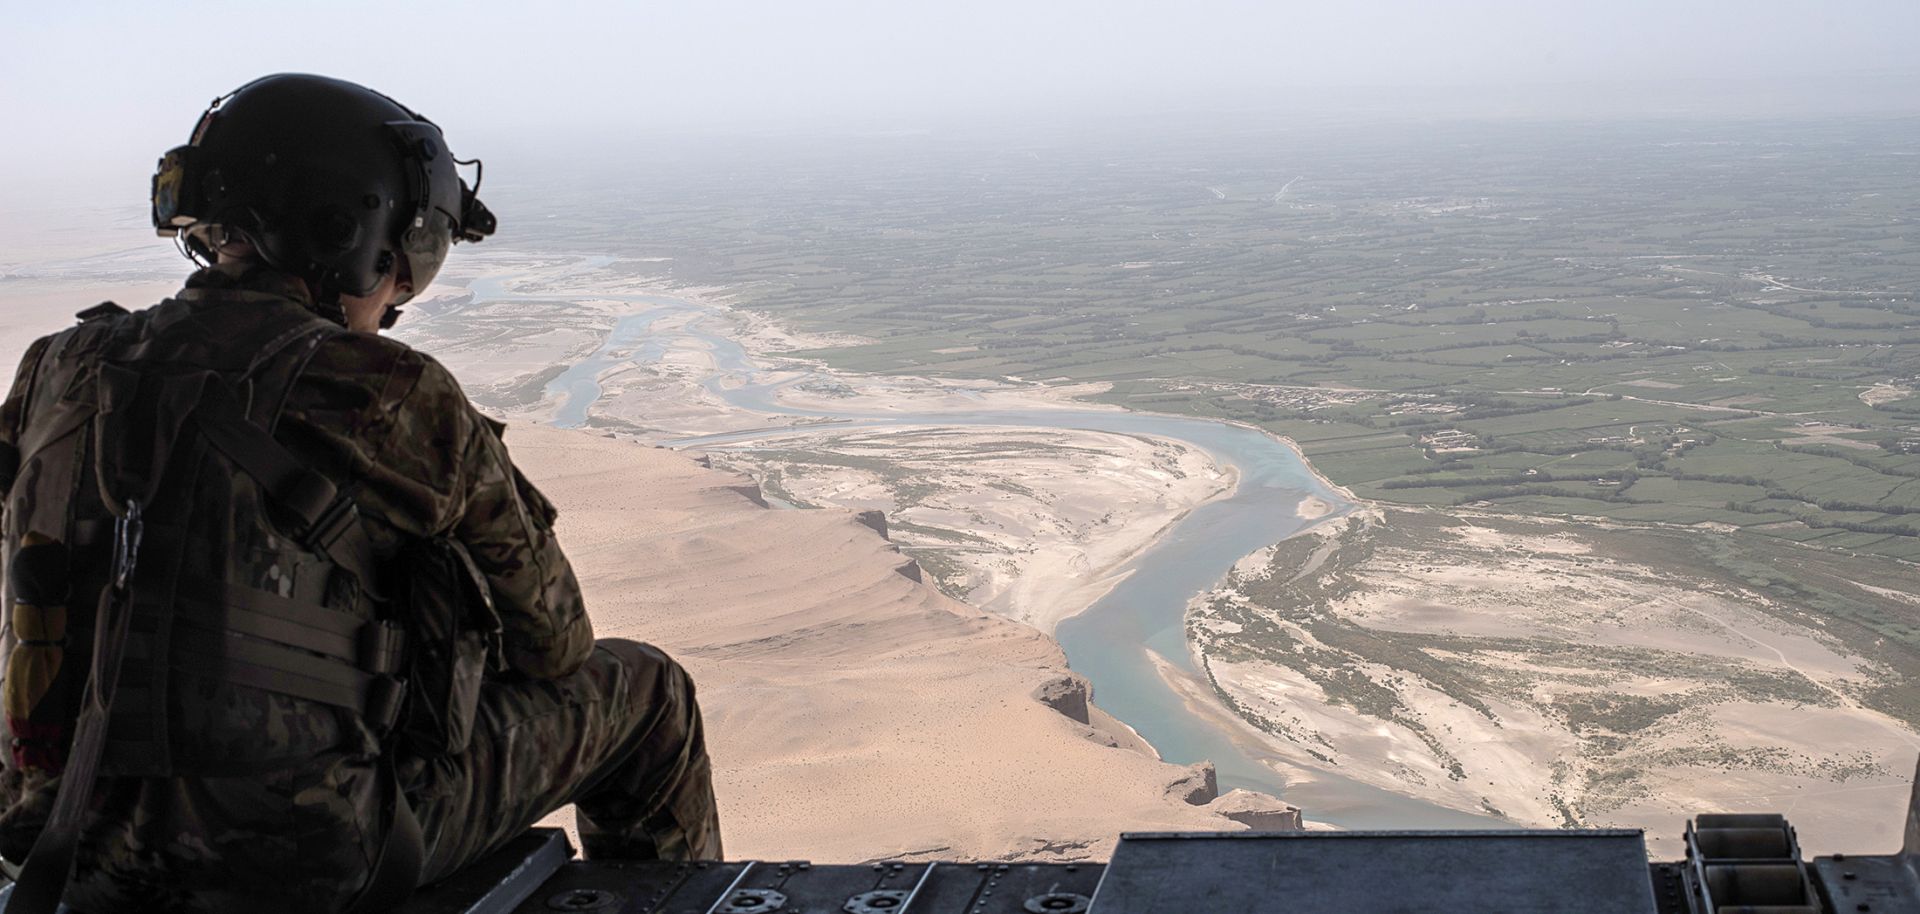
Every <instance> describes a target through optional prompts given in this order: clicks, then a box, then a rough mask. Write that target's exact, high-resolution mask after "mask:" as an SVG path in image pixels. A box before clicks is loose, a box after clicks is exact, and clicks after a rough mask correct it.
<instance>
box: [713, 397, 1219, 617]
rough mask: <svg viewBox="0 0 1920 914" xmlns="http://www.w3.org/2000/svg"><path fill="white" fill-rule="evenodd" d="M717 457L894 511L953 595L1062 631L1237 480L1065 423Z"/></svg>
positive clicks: (834, 434)
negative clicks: (1147, 552) (1065, 621)
mask: <svg viewBox="0 0 1920 914" xmlns="http://www.w3.org/2000/svg"><path fill="white" fill-rule="evenodd" d="M713 453H714V456H715V459H716V460H717V461H720V462H721V463H722V464H723V465H725V466H727V467H729V468H732V469H738V470H740V471H742V472H746V473H749V474H751V475H752V476H753V477H754V478H756V479H759V480H761V482H762V485H763V486H764V487H765V488H766V489H767V490H768V491H769V492H770V493H772V494H774V495H777V496H778V497H779V498H781V499H783V500H785V501H788V502H791V503H794V504H802V505H816V506H818V505H830V506H834V507H841V508H848V509H853V510H877V511H881V512H883V513H884V514H885V515H886V517H887V522H888V527H889V531H890V536H891V538H892V539H893V540H894V542H896V543H899V544H900V545H901V546H902V548H904V549H905V550H906V551H907V552H908V553H909V554H911V555H912V556H914V557H915V558H916V559H918V560H919V561H920V563H921V565H922V566H924V567H925V568H926V569H927V572H928V574H929V575H930V577H931V580H932V581H933V583H935V584H937V585H938V586H939V587H940V588H941V589H942V590H944V591H945V592H947V593H949V594H951V595H953V596H955V597H957V598H960V599H962V600H964V601H965V602H966V603H968V604H969V605H972V606H977V607H979V608H981V609H985V610H988V611H990V612H993V613H996V614H999V615H1002V616H1005V617H1007V618H1010V619H1014V620H1017V621H1021V622H1025V623H1027V624H1029V625H1032V626H1034V627H1035V628H1038V629H1040V630H1041V631H1044V632H1049V633H1050V632H1052V631H1053V629H1054V627H1055V626H1056V625H1058V624H1059V622H1060V621H1061V620H1063V619H1066V618H1069V617H1071V616H1074V615H1077V614H1078V613H1080V612H1081V611H1083V610H1085V609H1086V608H1087V607H1088V606H1091V605H1092V604H1093V603H1094V602H1096V601H1098V600H1099V599H1100V598H1101V597H1103V596H1105V595H1106V593H1107V592H1108V591H1110V590H1111V589H1113V587H1114V586H1115V585H1117V584H1118V583H1119V582H1120V581H1121V580H1123V579H1124V578H1125V576H1126V574H1127V573H1128V572H1127V568H1128V563H1129V562H1131V561H1132V560H1133V558H1135V557H1136V556H1138V555H1139V554H1140V553H1141V552H1143V551H1145V550H1146V549H1148V548H1151V547H1152V546H1153V545H1154V544H1156V543H1158V542H1159V541H1160V539H1161V537H1162V536H1163V535H1164V534H1165V532H1166V531H1167V530H1168V529H1169V528H1170V527H1172V526H1173V525H1174V524H1176V523H1178V522H1179V520H1180V519H1181V518H1183V517H1185V516H1186V514H1187V512H1189V511H1191V510H1193V509H1194V508H1195V507H1198V506H1200V505H1202V504H1205V503H1207V502H1209V501H1212V500H1214V499H1216V498H1220V497H1224V496H1225V495H1227V494H1229V493H1231V492H1232V490H1233V487H1234V485H1235V483H1236V481H1237V474H1235V473H1234V472H1233V471H1232V470H1231V469H1229V468H1225V467H1222V466H1220V465H1219V464H1216V463H1215V462H1214V461H1213V460H1212V459H1211V458H1210V457H1208V455H1207V454H1206V453H1205V452H1203V451H1201V450H1199V449H1197V448H1194V447H1190V446H1188V445H1185V444H1182V443H1180V442H1176V441H1170V440H1167V439H1162V438H1152V437H1146V436H1139V435H1121V434H1113V433H1108V432H1097V431H1087V430H1078V429H1064V428H1023V427H1001V426H964V427H924V426H915V427H905V426H902V427H889V428H884V429H865V430H855V431H847V430H839V431H835V430H826V431H820V432H815V433H811V434H806V435H792V436H782V437H781V438H779V439H777V440H771V441H765V442H761V443H758V444H753V445H745V446H739V447H730V448H724V449H717V450H715V451H714V452H713Z"/></svg>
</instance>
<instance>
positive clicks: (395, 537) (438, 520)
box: [278, 334, 593, 679]
mask: <svg viewBox="0 0 1920 914" xmlns="http://www.w3.org/2000/svg"><path fill="white" fill-rule="evenodd" d="M278 435H279V437H280V438H281V439H282V441H284V442H286V443H287V444H288V445H289V446H290V447H293V448H295V449H296V451H297V452H298V453H301V454H303V455H311V457H310V459H314V460H315V461H316V464H317V465H318V466H320V467H322V468H325V467H327V466H328V465H329V464H331V465H332V467H333V468H334V469H336V470H337V471H339V472H341V474H342V475H344V476H345V477H346V478H349V479H351V480H353V482H354V485H356V486H357V490H356V491H355V493H354V497H355V500H356V501H357V502H358V503H359V505H360V509H361V512H362V514H363V515H364V516H365V517H367V518H368V520H369V527H370V528H372V532H373V533H374V535H375V539H376V542H377V543H378V542H380V541H382V540H385V541H386V542H387V544H388V545H390V546H393V547H395V548H397V546H398V542H399V539H400V538H405V537H431V536H451V537H453V538H455V539H457V540H459V541H460V542H461V543H463V544H464V545H465V546H466V547H467V550H468V552H469V553H470V554H471V555H472V556H473V561H474V564H475V565H477V566H478V567H479V569H480V571H481V572H482V573H483V574H485V575H486V577H487V580H488V583H489V584H490V585H491V589H492V591H493V598H494V604H495V609H496V610H497V611H498V612H499V614H500V621H501V624H502V626H503V628H504V639H503V640H504V648H505V652H506V661H507V663H508V665H509V666H511V667H512V668H513V669H514V670H516V671H518V672H520V673H523V674H525V675H527V676H532V677H535V678H543V679H544V678H552V677H556V676H563V675H566V674H569V673H571V672H573V671H574V670H576V669H578V668H579V667H580V665H581V664H583V663H585V662H586V659H587V655H588V654H590V653H591V652H592V650H593V628H592V623H591V622H589V621H588V619H587V614H586V607H585V605H584V604H583V603H582V601H581V597H580V586H579V583H578V582H577V581H576V580H575V579H574V574H573V568H572V566H571V565H569V564H568V562H567V558H566V556H565V555H564V554H563V553H562V552H561V551H560V544H559V541H558V540H556V539H555V538H554V535H553V520H554V511H553V509H552V506H551V505H549V504H548V502H547V500H546V499H545V498H544V497H542V496H541V495H540V493H539V492H538V491H537V490H535V489H534V488H533V486H532V485H531V484H529V483H527V482H526V480H525V479H524V478H523V477H522V476H521V475H520V473H519V472H518V471H517V470H516V469H515V468H514V466H513V461H512V460H511V458H509V457H508V455H507V448H506V445H505V443H504V442H503V441H502V440H501V437H500V433H499V426H497V425H496V424H494V423H492V422H491V421H490V420H488V419H487V418H486V417H484V416H482V415H480V413H479V412H478V411H476V410H475V409H474V408H473V405H472V404H471V403H470V402H468V400H467V397H466V395H465V394H464V393H463V392H461V390H460V385H459V384H458V383H457V382H456V381H454V379H453V375H452V374H451V373H449V372H448V371H447V370H446V369H445V368H444V367H442V366H441V365H440V363H438V362H436V361H434V360H433V359H432V358H430V357H428V356H426V355H424V354H421V353H419V352H415V351H414V350H412V349H409V348H407V347H406V346H404V345H402V344H400V343H396V342H393V341H391V340H386V339H382V338H379V337H374V336H368V335H362V334H348V335H343V336H340V337H336V338H334V339H332V340H330V341H329V342H327V343H326V344H324V345H323V346H321V347H320V349H319V351H318V352H316V353H315V355H314V358H313V361H312V362H311V363H309V365H308V368H307V371H306V373H305V374H304V375H303V376H302V378H301V381H300V383H299V384H297V385H296V386H295V388H294V390H293V391H292V393H291V395H290V396H289V398H288V403H287V408H286V410H285V412H284V413H283V414H282V418H281V425H280V427H279V430H278ZM382 528H387V529H382ZM383 551H384V550H383ZM389 554H390V553H389Z"/></svg>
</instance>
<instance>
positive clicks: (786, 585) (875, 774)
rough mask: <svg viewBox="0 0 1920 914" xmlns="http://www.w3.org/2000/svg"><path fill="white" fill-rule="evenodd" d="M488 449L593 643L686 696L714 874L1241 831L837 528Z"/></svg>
mask: <svg viewBox="0 0 1920 914" xmlns="http://www.w3.org/2000/svg"><path fill="white" fill-rule="evenodd" d="M508 441H509V444H510V445H511V447H512V450H513V454H514V457H515V459H516V460H517V461H518V462H519V463H520V464H521V465H522V466H523V467H524V468H525V469H526V471H527V472H528V474H529V475H530V476H531V477H532V478H533V479H534V480H535V481H536V483H537V484H538V485H540V486H541V487H542V489H543V490H544V491H545V492H546V493H547V494H548V495H549V496H550V497H551V498H552V499H553V500H554V501H555V503H556V504H558V505H559V507H560V509H561V521H560V526H559V536H560V538H561V541H562V543H563V544H564V545H565V546H566V548H567V551H568V554H569V556H570V557H571V558H572V560H573V562H574V564H575V567H576V568H577V570H578V571H579V573H580V577H581V582H582V586H583V587H584V589H585V590H586V594H587V599H588V605H589V606H590V607H591V611H592V613H593V618H594V624H595V627H596V629H597V630H598V632H599V633H600V634H601V635H603V636H622V637H632V638H640V639H643V640H647V641H650V642H652V643H654V644H657V645H660V646H661V647H663V648H665V649H666V650H668V651H669V652H670V653H672V654H673V655H674V656H676V657H678V658H679V659H680V660H681V661H682V662H683V663H685V664H686V665H687V667H688V668H689V669H690V670H691V671H692V672H693V674H694V676H695V678H696V681H697V682H698V683H699V688H700V701H701V705H702V707H703V709H704V710H705V713H706V717H707V724H708V727H709V740H710V748H711V750H712V753H713V756H714V761H715V771H716V774H715V776H716V785H717V791H718V794H719V799H720V804H721V816H722V823H723V827H724V829H725V835H726V842H727V849H728V852H729V854H730V855H734V856H742V857H758V858H772V859H786V858H807V859H813V860H819V861H859V860H869V859H875V858H883V857H915V856H922V857H929V856H941V857H957V858H1001V859H1024V858H1046V859H1077V858H1104V856H1105V854H1106V853H1107V851H1108V850H1109V848H1110V846H1111V842H1112V841H1113V840H1114V838H1115V837H1116V836H1117V835H1118V833H1119V832H1120V831H1122V830H1130V829H1207V828H1227V829H1232V828H1238V827H1240V826H1239V825H1237V824H1236V821H1248V820H1255V821H1257V820H1256V819H1250V816H1249V813H1248V812H1247V810H1246V809H1243V808H1242V807H1244V806H1246V805H1247V804H1248V803H1249V798H1248V797H1245V796H1244V795H1236V796H1234V797H1232V798H1231V800H1230V801H1229V802H1228V803H1224V804H1221V806H1220V809H1219V813H1220V814H1216V812H1215V811H1214V810H1213V809H1212V808H1211V807H1209V806H1206V805H1194V804H1193V803H1191V802H1189V800H1195V801H1199V802H1201V803H1206V802H1208V801H1209V800H1210V799H1211V797H1210V795H1209V794H1208V789H1209V788H1207V787H1206V785H1205V784H1204V783H1202V782H1204V781H1205V780H1206V779H1205V778H1204V776H1196V774H1195V773H1194V772H1192V771H1191V770H1190V769H1187V768H1182V767H1179V766H1175V765H1170V764H1166V763H1163V762H1161V761H1158V760H1157V759H1155V758H1154V757H1152V756H1151V755H1150V754H1148V753H1146V752H1144V751H1142V750H1143V748H1144V747H1143V746H1142V745H1140V744H1139V743H1138V740H1137V738H1136V737H1133V736H1132V734H1131V733H1130V732H1129V731H1127V730H1126V729H1125V727H1124V726H1123V725H1118V724H1116V723H1114V722H1112V721H1111V720H1110V719H1107V718H1105V717H1104V715H1101V714H1100V713H1099V712H1098V711H1097V709H1096V710H1092V711H1091V712H1089V711H1087V710H1085V709H1084V708H1085V706H1084V703H1083V702H1084V692H1082V691H1081V689H1083V688H1084V687H1083V686H1082V685H1081V684H1080V683H1079V681H1078V680H1077V678H1076V677H1072V676H1071V674H1069V673H1068V672H1067V671H1066V662H1065V658H1064V657H1063V656H1062V654H1061V652H1060V650H1059V648H1058V647H1057V646H1056V645H1055V644H1054V643H1053V642H1052V641H1051V640H1050V639H1048V638H1047V637H1046V636H1045V635H1043V634H1041V633H1040V632H1039V631H1037V630H1035V629H1033V628H1031V627H1028V626H1025V625H1021V624H1018V623H1015V622H1011V621H1008V620H1005V619H1003V618H1001V617H998V616H995V615H992V614H989V613H985V612H982V611H980V610H976V609H973V608H970V607H968V606H966V605H964V604H961V603H958V602H955V601H953V600H951V599H948V598H947V597H945V596H942V595H941V594H940V593H938V592H937V591H935V590H934V589H933V588H932V587H929V586H927V585H925V584H922V583H919V582H917V581H915V580H913V579H912V578H911V577H910V575H911V574H912V573H913V571H914V566H913V565H912V564H911V563H910V562H909V560H908V559H907V558H906V557H905V556H903V555H902V554H900V553H899V552H898V551H896V549H895V547H894V546H892V545H891V544H889V543H888V542H887V541H886V540H885V539H883V538H882V537H881V536H880V535H879V534H878V533H876V532H875V531H874V530H873V529H870V528H869V527H867V526H865V525H863V524H861V523H860V522H859V521H858V520H856V519H855V517H854V516H853V515H852V514H851V513H849V512H846V511H838V510H830V509H829V510H815V511H780V510H770V509H767V508H765V507H762V506H761V505H760V504H757V503H756V502H755V501H754V500H753V499H754V497H755V494H756V493H755V490H754V488H753V486H752V484H751V482H750V481H749V480H747V479H745V478H744V477H740V476H736V475H733V474H728V473H723V472H719V471H715V470H710V469H706V468H704V467H702V466H700V465H699V464H698V463H696V461H695V460H694V459H693V458H691V457H689V456H687V455H683V454H679V453H676V452H672V451H667V450H661V449H655V448H648V447H644V446H640V445H637V444H633V443H628V442H621V441H614V440H608V439H604V438H600V437H596V436H593V435H590V434H587V433H582V432H563V431H555V430H552V429H546V428H540V427H534V426H516V427H514V428H513V429H512V430H511V431H510V432H509V436H508ZM1037 694H1038V695H1039V696H1040V697H1044V698H1047V699H1049V701H1050V702H1051V703H1043V702H1042V701H1041V700H1040V697H1036V695H1037ZM1075 716H1085V717H1086V719H1087V720H1090V721H1092V723H1093V724H1094V725H1089V724H1087V723H1082V722H1081V721H1080V720H1076V719H1075ZM1260 802H1261V803H1264V804H1266V806H1265V807H1264V808H1265V809H1268V810H1273V811H1277V812H1278V813H1279V814H1280V815H1285V810H1284V807H1283V806H1282V805H1281V804H1278V803H1277V802H1275V801H1271V800H1262V801H1260ZM1254 805H1260V804H1259V803H1256V804H1254ZM1227 812H1233V813H1236V814H1237V818H1236V819H1235V820H1229V819H1227V818H1224V814H1225V813H1227Z"/></svg>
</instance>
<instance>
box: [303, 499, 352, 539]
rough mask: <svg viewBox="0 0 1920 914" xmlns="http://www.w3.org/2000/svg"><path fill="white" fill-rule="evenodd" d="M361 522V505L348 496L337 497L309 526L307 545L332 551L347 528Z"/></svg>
mask: <svg viewBox="0 0 1920 914" xmlns="http://www.w3.org/2000/svg"><path fill="white" fill-rule="evenodd" d="M359 522H360V507H359V506H358V505H356V504H354V503H353V499H351V498H348V497H346V496H344V495H343V496H340V497H338V498H335V499H334V500H333V501H332V503H330V504H328V505H327V506H326V508H324V509H322V510H321V512H320V515H319V516H318V517H315V518H314V519H313V523H312V524H310V525H308V527H307V535H306V541H307V542H306V545H308V546H310V547H313V548H315V550H316V551H319V552H326V553H331V552H332V551H333V547H334V546H336V545H338V544H339V542H340V538H341V537H342V536H345V535H346V534H347V529H348V528H349V527H351V526H353V525H354V524H357V523H359Z"/></svg>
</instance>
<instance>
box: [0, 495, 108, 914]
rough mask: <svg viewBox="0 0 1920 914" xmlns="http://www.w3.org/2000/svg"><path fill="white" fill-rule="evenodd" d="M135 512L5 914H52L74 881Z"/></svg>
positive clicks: (103, 726)
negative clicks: (40, 823)
mask: <svg viewBox="0 0 1920 914" xmlns="http://www.w3.org/2000/svg"><path fill="white" fill-rule="evenodd" d="M141 533H142V530H141V520H140V505H139V503H138V502H135V503H133V504H131V505H129V511H128V516H127V517H126V518H124V519H123V520H122V523H121V525H120V527H119V532H118V534H117V535H116V536H115V547H116V548H115V552H116V553H117V555H118V556H119V558H118V559H117V560H116V562H115V566H116V567H115V578H116V580H115V582H114V583H113V585H112V586H109V587H107V588H105V589H104V590H102V591H101V592H100V604H99V607H98V609H96V610H95V614H94V618H95V624H94V636H93V668H92V671H91V675H89V676H88V677H87V689H86V693H85V695H84V696H83V698H82V699H81V705H80V717H79V720H77V721H76V722H75V723H74V734H73V747H72V749H70V750H69V751H68V753H67V766H66V769H65V770H64V771H62V772H61V775H60V788H59V790H58V791H57V792H56V793H55V794H54V800H53V813H52V814H51V815H50V816H48V817H47V824H46V827H45V828H43V829H41V831H40V837H39V838H37V839H35V840H34V842H33V850H32V851H31V852H30V853H28V854H27V861H26V863H25V864H24V865H22V866H21V867H20V878H19V880H18V881H17V882H16V883H15V884H14V887H13V894H12V896H10V897H9V898H8V899H7V910H6V914H54V912H55V911H56V910H58V909H59V907H60V897H61V895H63V894H65V893H66V890H67V880H68V879H69V878H70V877H71V876H72V875H73V858H74V852H75V850H77V849H78V847H79V844H80V826H81V824H82V822H81V820H82V818H83V817H84V816H85V814H86V811H87V802H88V800H89V799H90V798H91V797H92V796H93V784H94V779H95V777H96V776H97V775H98V774H99V772H100V757H101V756H102V755H103V754H104V752H103V750H104V749H105V748H106V744H107V721H108V716H109V711H110V709H111V708H112V707H113V693H114V689H115V688H117V687H118V686H119V684H120V661H121V660H122V658H123V657H124V656H125V654H126V646H127V622H128V620H129V619H131V618H132V616H133V600H132V599H131V597H132V592H131V590H130V589H129V587H128V584H129V583H130V580H131V577H132V574H133V567H132V561H133V558H134V557H137V556H138V554H139V550H140V536H141Z"/></svg>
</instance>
